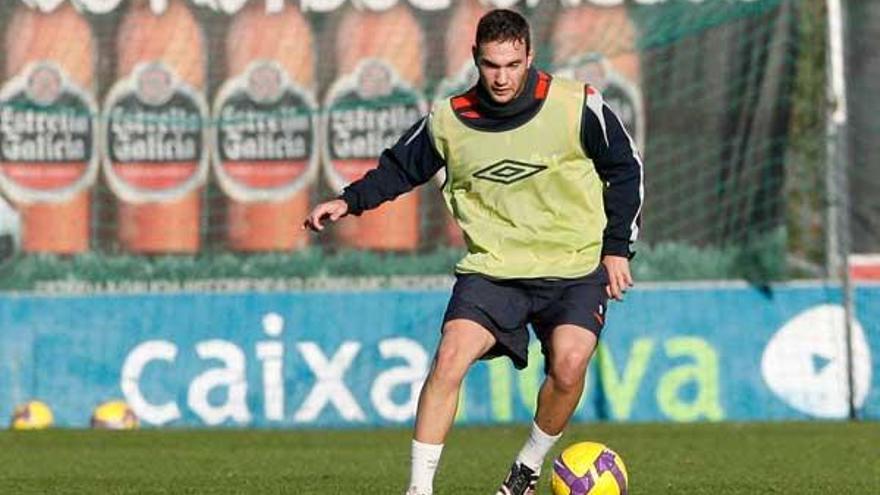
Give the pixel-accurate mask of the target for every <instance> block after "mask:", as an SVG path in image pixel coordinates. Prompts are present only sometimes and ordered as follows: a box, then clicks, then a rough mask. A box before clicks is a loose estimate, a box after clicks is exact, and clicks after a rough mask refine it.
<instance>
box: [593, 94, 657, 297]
mask: <svg viewBox="0 0 880 495" xmlns="http://www.w3.org/2000/svg"><path fill="white" fill-rule="evenodd" d="M586 91H587V98H586V103H585V104H584V111H583V120H582V124H581V142H582V144H583V146H584V150H585V151H586V152H587V155H588V156H590V158H592V160H593V163H594V164H595V166H596V172H597V173H598V174H599V178H601V179H602V182H603V183H604V185H605V187H604V193H603V196H604V198H603V199H604V203H605V216H606V218H607V224H606V226H605V232H604V234H603V240H602V264H604V265H605V268H606V270H607V271H608V276H609V287H608V292H609V297H613V298H614V299H618V300H620V299H622V298H623V293H624V292H625V291H626V289H627V288H629V287H631V286H632V284H633V280H632V275H631V274H630V270H629V259H630V258H632V256H633V252H632V243H633V242H635V241H636V239H637V238H638V235H639V227H640V225H641V210H642V202H643V199H644V180H643V170H642V161H641V158H640V157H639V153H638V151H637V150H636V146H635V143H634V142H633V140H632V138H631V137H630V135H629V133H628V132H627V131H626V129H625V128H624V126H623V123H622V122H621V121H620V118H619V117H618V116H617V115H616V114H615V113H614V111H612V110H611V108H610V107H609V106H608V105H607V104H606V103H605V102H604V100H603V98H602V95H601V93H599V92H598V91H597V90H595V89H594V88H592V87H589V86H588V87H587V88H586Z"/></svg>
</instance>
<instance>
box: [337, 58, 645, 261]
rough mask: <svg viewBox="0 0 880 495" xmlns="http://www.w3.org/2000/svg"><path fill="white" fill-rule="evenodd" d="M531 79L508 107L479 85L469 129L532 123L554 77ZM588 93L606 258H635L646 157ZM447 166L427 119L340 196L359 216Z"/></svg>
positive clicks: (532, 74) (584, 121) (590, 150)
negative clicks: (601, 186)
mask: <svg viewBox="0 0 880 495" xmlns="http://www.w3.org/2000/svg"><path fill="white" fill-rule="evenodd" d="M527 77H528V79H527V81H526V87H525V88H524V89H523V91H522V93H521V94H520V95H519V96H518V97H517V98H515V99H514V100H512V101H510V102H508V103H506V104H499V103H496V102H495V101H494V100H492V98H491V96H490V95H489V94H488V92H487V91H486V90H485V89H484V88H483V87H482V86H481V85H479V84H477V85H476V86H475V87H474V88H473V89H471V90H470V91H469V92H468V95H470V96H471V99H472V100H473V101H474V102H475V105H474V107H473V108H470V109H468V111H469V112H470V115H468V116H467V123H468V125H470V126H472V127H473V128H475V129H479V130H481V131H490V132H503V131H506V130H510V129H514V128H516V127H518V126H520V125H522V124H524V123H526V122H528V121H529V120H530V119H531V118H532V117H534V116H535V115H536V114H537V113H538V111H539V110H540V109H541V105H542V103H543V98H538V97H536V96H535V95H536V87H537V86H539V81H541V80H543V81H544V82H545V83H546V84H552V78H551V77H550V76H548V75H547V74H545V73H542V72H539V71H537V70H535V69H531V70H530V71H529V74H528V76H527ZM544 90H546V88H544ZM585 90H586V92H587V97H586V98H585V102H584V108H583V112H582V114H581V145H582V146H583V148H584V152H585V153H586V155H587V156H588V157H590V159H592V161H593V164H594V166H595V167H596V172H597V173H598V174H599V177H600V178H601V179H602V181H603V182H604V184H605V188H604V192H603V199H604V205H605V215H606V217H607V220H608V222H607V225H606V227H605V231H604V233H603V243H602V254H610V255H617V256H627V257H629V256H632V250H631V244H632V242H634V241H635V240H636V238H637V237H638V233H639V226H640V223H641V208H642V201H643V191H644V189H643V171H642V163H641V159H640V158H639V155H638V152H637V151H636V149H635V144H634V142H633V140H632V138H631V137H630V135H629V134H628V133H627V131H626V129H625V128H624V127H623V124H622V122H621V121H620V119H619V118H618V117H617V115H616V114H615V113H614V112H613V111H612V110H611V108H610V107H609V106H608V105H607V104H605V102H604V101H603V100H602V96H601V94H600V93H599V92H598V91H597V90H595V89H594V88H592V87H586V89H585ZM445 166H446V163H445V162H444V160H443V158H441V156H440V154H439V153H437V150H436V149H435V148H434V143H433V139H432V138H431V135H430V130H429V125H428V117H427V116H426V117H423V118H422V119H420V120H419V121H418V122H416V123H415V124H413V126H412V127H411V128H410V129H409V130H407V132H406V133H404V135H403V136H401V138H400V139H399V140H398V141H397V143H396V144H395V145H394V146H392V147H391V148H388V149H386V150H385V151H384V152H383V153H382V155H381V156H380V157H379V165H378V166H377V167H376V168H375V169H373V170H371V171H369V172H367V174H366V175H364V177H362V178H361V179H359V180H357V181H355V182H353V183H352V184H350V185H349V186H348V187H346V188H345V190H344V191H343V193H342V195H341V196H340V197H341V199H343V200H344V201H345V202H346V204H347V205H348V210H349V213H351V214H354V215H359V214H361V213H362V212H363V211H365V210H370V209H373V208H376V207H377V206H379V205H380V204H382V203H384V202H385V201H389V200H392V199H394V198H396V197H397V196H399V195H401V194H404V193H406V192H409V191H410V190H412V189H413V188H415V187H416V186H419V185H421V184H424V183H425V182H427V181H429V180H430V179H431V178H432V177H434V175H436V174H437V172H438V171H440V170H441V169H443V168H444V167H445Z"/></svg>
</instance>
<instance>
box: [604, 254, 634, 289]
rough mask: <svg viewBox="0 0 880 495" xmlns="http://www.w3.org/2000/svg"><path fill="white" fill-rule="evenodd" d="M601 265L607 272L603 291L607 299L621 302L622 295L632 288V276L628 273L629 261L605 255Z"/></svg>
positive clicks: (624, 258) (625, 258)
mask: <svg viewBox="0 0 880 495" xmlns="http://www.w3.org/2000/svg"><path fill="white" fill-rule="evenodd" d="M602 264H603V265H605V271H607V272H608V285H606V286H605V290H606V291H607V292H608V297H609V298H612V299H615V300H618V301H623V295H624V293H626V291H627V289H629V288H630V287H632V286H633V279H632V275H630V273H629V259H628V258H627V257H625V256H613V255H610V254H609V255H605V256H603V257H602Z"/></svg>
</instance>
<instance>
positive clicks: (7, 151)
mask: <svg viewBox="0 0 880 495" xmlns="http://www.w3.org/2000/svg"><path fill="white" fill-rule="evenodd" d="M5 34H6V36H5V40H4V48H5V50H6V63H5V67H4V80H5V81H6V83H5V84H4V85H3V87H2V89H0V120H2V125H0V143H2V145H0V189H2V191H3V193H4V194H5V195H6V196H7V197H8V198H9V199H11V200H12V202H13V203H14V204H15V206H16V207H17V208H18V209H19V211H20V213H21V217H22V249H23V250H24V251H26V252H45V253H57V254H76V253H82V252H84V251H87V250H88V249H89V232H90V225H89V223H90V220H89V219H90V216H91V215H90V210H91V205H90V203H91V188H92V185H93V183H94V180H95V177H96V175H97V172H98V167H99V163H100V162H99V156H98V149H97V148H96V142H97V140H96V138H97V112H98V107H97V104H96V102H95V99H94V85H95V77H94V76H95V74H94V72H95V65H96V64H95V61H96V46H95V39H94V36H93V34H92V30H91V27H90V26H89V23H88V21H87V20H86V19H85V18H84V17H83V16H82V15H81V14H79V13H78V12H77V11H76V10H75V9H74V8H73V7H72V6H71V5H70V4H63V5H61V6H58V7H57V8H55V9H54V10H51V11H49V12H41V11H38V10H34V9H31V8H28V7H26V6H25V5H24V4H21V3H19V5H18V6H17V7H15V8H14V11H13V13H12V15H11V16H10V19H9V23H8V24H7V26H6V33H5Z"/></svg>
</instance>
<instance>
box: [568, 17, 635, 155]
mask: <svg viewBox="0 0 880 495" xmlns="http://www.w3.org/2000/svg"><path fill="white" fill-rule="evenodd" d="M637 37H638V32H637V30H636V26H635V23H634V22H633V20H632V19H630V17H629V14H628V12H627V9H626V6H625V5H616V6H611V7H602V6H593V5H582V6H578V7H571V8H565V7H563V8H560V9H559V14H558V16H557V17H556V20H555V22H554V25H553V29H552V45H553V65H554V67H555V73H556V74H557V75H560V76H565V77H569V78H572V79H576V80H579V81H583V82H585V83H588V84H590V85H592V86H594V87H596V88H597V89H599V91H601V92H602V96H603V98H604V99H605V102H606V103H607V104H608V105H609V106H610V107H611V108H612V109H613V110H614V112H615V113H616V114H617V116H618V117H620V120H621V121H623V125H624V127H626V129H627V131H628V132H629V133H630V135H631V136H632V137H633V139H634V140H635V142H636V144H637V145H638V148H639V149H640V150H644V149H645V147H644V140H645V112H644V99H643V95H642V89H641V82H640V81H641V74H640V72H641V71H640V57H639V53H638V51H637V49H636V48H637V46H636V43H637V41H638V39H637Z"/></svg>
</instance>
